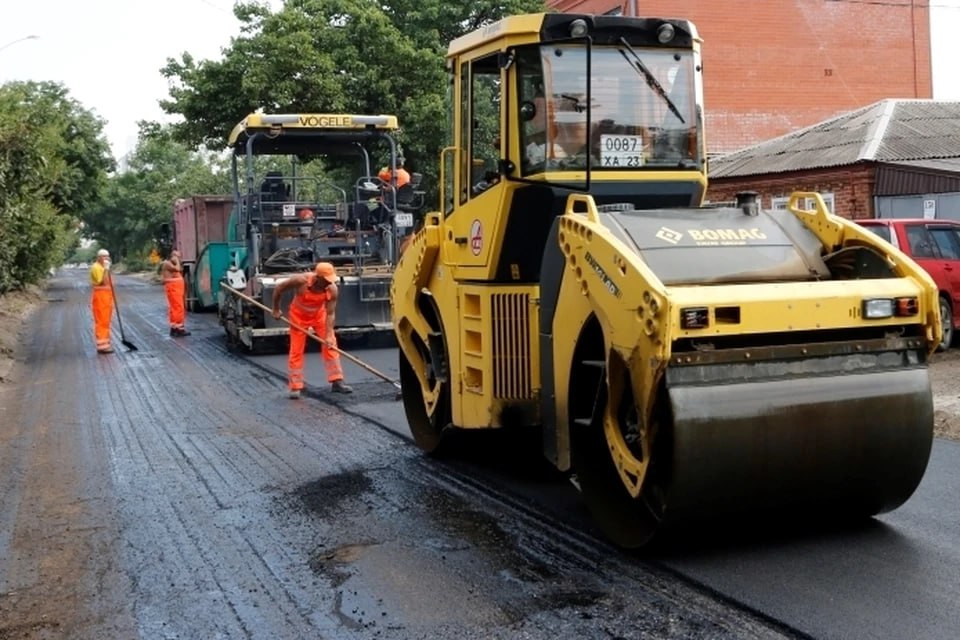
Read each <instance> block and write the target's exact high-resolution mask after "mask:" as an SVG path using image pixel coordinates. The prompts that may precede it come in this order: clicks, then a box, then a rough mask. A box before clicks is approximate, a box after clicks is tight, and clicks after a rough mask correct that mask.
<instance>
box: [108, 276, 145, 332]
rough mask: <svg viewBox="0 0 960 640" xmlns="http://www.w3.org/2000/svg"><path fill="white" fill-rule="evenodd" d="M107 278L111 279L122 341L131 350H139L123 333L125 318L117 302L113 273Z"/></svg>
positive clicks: (111, 290)
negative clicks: (121, 314) (122, 316)
mask: <svg viewBox="0 0 960 640" xmlns="http://www.w3.org/2000/svg"><path fill="white" fill-rule="evenodd" d="M107 279H108V280H109V281H110V293H111V294H112V295H113V307H114V309H116V310H117V324H119V325H120V343H121V344H122V345H123V346H125V347H126V348H127V349H129V350H130V351H139V349H137V345H135V344H133V343H132V342H130V341H129V340H127V336H126V334H124V333H123V319H122V318H121V317H120V303H119V302H117V292H116V290H115V289H114V288H113V275H112V274H109V273H108V274H107Z"/></svg>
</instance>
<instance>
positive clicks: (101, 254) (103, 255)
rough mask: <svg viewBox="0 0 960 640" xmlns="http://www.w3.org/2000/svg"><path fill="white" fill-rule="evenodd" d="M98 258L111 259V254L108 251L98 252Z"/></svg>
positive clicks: (101, 250)
mask: <svg viewBox="0 0 960 640" xmlns="http://www.w3.org/2000/svg"><path fill="white" fill-rule="evenodd" d="M97 257H98V258H109V257H110V252H109V251H107V250H106V249H100V251H97Z"/></svg>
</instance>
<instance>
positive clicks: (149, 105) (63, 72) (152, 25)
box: [0, 0, 960, 159]
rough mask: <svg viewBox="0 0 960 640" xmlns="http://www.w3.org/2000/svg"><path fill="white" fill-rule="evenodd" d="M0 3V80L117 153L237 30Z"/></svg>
mask: <svg viewBox="0 0 960 640" xmlns="http://www.w3.org/2000/svg"><path fill="white" fill-rule="evenodd" d="M271 1H272V2H273V3H274V4H275V5H276V4H278V3H279V2H280V0H271ZM714 1H715V0H714ZM3 5H4V6H3V10H2V13H0V15H2V19H0V84H3V83H4V82H7V81H9V80H38V81H39V80H52V81H55V82H60V83H63V84H64V85H66V86H67V87H68V88H69V90H70V95H71V97H73V98H74V99H75V100H77V101H78V102H80V103H81V104H82V105H83V106H84V107H86V108H88V109H91V110H93V111H95V112H96V113H97V115H99V116H100V117H102V118H103V119H104V120H106V121H107V125H106V134H107V137H108V139H109V140H110V145H111V147H112V148H113V152H114V155H115V156H116V157H117V158H118V159H119V158H120V157H121V156H123V155H125V154H126V153H127V152H129V151H130V150H132V149H133V147H134V145H135V144H136V139H137V125H136V123H137V121H138V120H161V121H162V120H164V119H165V115H164V114H163V112H162V111H161V110H160V107H159V106H157V101H158V100H160V99H163V98H166V97H167V85H166V80H165V79H164V78H163V77H162V76H161V75H160V72H159V69H160V68H161V67H162V66H163V65H164V64H165V62H166V59H167V58H170V57H172V58H179V57H180V54H181V53H182V52H184V51H189V52H190V53H191V54H192V55H193V56H194V57H195V58H197V59H208V58H214V59H216V58H219V57H220V51H221V49H222V48H223V47H226V46H227V45H229V43H230V38H231V36H236V35H238V34H239V32H240V25H239V23H238V22H237V21H236V19H235V18H234V17H233V13H232V12H231V7H232V6H233V5H232V3H231V2H230V0H164V2H143V1H142V0H5V1H4V2H3ZM930 13H931V42H932V45H931V46H932V49H933V97H934V98H938V99H945V100H960V71H958V70H957V64H958V60H960V0H931V2H930ZM28 36H36V37H35V38H28Z"/></svg>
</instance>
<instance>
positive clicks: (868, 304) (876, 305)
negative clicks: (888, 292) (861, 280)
mask: <svg viewBox="0 0 960 640" xmlns="http://www.w3.org/2000/svg"><path fill="white" fill-rule="evenodd" d="M893 310H894V305H893V299H892V298H874V299H873V300H864V301H863V317H864V318H867V319H868V320H879V319H881V318H892V317H893Z"/></svg>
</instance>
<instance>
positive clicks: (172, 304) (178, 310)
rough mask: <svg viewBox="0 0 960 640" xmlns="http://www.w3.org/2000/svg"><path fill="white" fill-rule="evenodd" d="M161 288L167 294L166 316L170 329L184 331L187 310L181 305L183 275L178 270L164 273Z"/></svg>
mask: <svg viewBox="0 0 960 640" xmlns="http://www.w3.org/2000/svg"><path fill="white" fill-rule="evenodd" d="M164 275H165V278H164V280H163V290H164V291H165V292H166V294H167V307H168V308H169V311H168V312H167V317H168V319H169V321H170V331H171V332H176V331H184V330H185V329H186V327H185V326H184V322H185V321H186V318H187V312H186V310H185V309H184V307H183V287H184V283H183V276H182V275H181V274H180V273H179V272H172V273H171V274H166V273H165V274H164Z"/></svg>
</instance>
